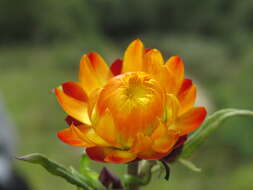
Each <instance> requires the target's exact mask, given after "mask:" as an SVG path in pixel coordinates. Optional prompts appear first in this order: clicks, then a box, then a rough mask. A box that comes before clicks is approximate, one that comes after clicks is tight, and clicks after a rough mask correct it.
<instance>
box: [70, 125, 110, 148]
mask: <svg viewBox="0 0 253 190" xmlns="http://www.w3.org/2000/svg"><path fill="white" fill-rule="evenodd" d="M71 128H72V129H73V131H74V132H75V133H76V135H77V136H79V138H81V139H84V141H86V142H90V143H93V144H95V145H97V146H107V147H108V146H111V145H110V144H109V143H107V142H106V141H105V140H104V139H102V138H101V137H100V136H99V135H98V134H96V132H95V131H94V129H93V128H91V127H89V126H86V125H78V126H74V125H73V124H72V125H71Z"/></svg>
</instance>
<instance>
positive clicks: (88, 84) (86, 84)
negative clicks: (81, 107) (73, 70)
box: [79, 52, 112, 94]
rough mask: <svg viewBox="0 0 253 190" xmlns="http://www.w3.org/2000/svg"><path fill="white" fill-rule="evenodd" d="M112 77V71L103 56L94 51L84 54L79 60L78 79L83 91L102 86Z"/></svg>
mask: <svg viewBox="0 0 253 190" xmlns="http://www.w3.org/2000/svg"><path fill="white" fill-rule="evenodd" d="M111 77H112V73H111V71H110V69H109V67H108V66H107V64H106V63H105V61H104V60H103V58H102V57H101V56H100V55H99V54H97V53H94V52H91V53H89V54H87V55H84V56H83V57H82V59H81V61H80V72H79V80H80V83H81V85H82V87H83V88H84V89H85V91H86V92H87V93H88V94H90V93H91V92H92V91H93V90H95V89H97V88H101V87H103V85H105V83H106V82H107V81H108V79H110V78H111Z"/></svg>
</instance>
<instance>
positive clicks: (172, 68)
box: [165, 56, 184, 94]
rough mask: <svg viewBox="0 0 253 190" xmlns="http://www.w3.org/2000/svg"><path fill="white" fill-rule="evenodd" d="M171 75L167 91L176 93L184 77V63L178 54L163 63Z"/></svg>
mask: <svg viewBox="0 0 253 190" xmlns="http://www.w3.org/2000/svg"><path fill="white" fill-rule="evenodd" d="M165 66H166V68H167V69H168V71H169V73H170V75H172V77H171V79H170V80H171V81H170V82H168V86H167V90H168V93H173V94H177V92H178V90H179V89H180V87H181V85H182V83H183V79H184V64H183V60H182V59H181V58H180V57H178V56H173V57H171V58H170V59H169V60H168V61H167V62H166V64H165Z"/></svg>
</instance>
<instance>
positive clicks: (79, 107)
mask: <svg viewBox="0 0 253 190" xmlns="http://www.w3.org/2000/svg"><path fill="white" fill-rule="evenodd" d="M55 95H56V97H57V100H58V102H59V104H60V105H61V107H62V108H63V110H64V111H65V112H66V113H67V114H68V115H70V116H72V117H73V118H75V119H77V120H78V121H80V122H82V123H85V124H87V125H89V124H90V119H89V116H88V111H87V108H88V105H87V103H86V102H83V101H80V100H77V99H75V98H73V97H71V96H68V95H67V94H66V93H65V92H64V91H63V90H62V89H61V88H56V89H55Z"/></svg>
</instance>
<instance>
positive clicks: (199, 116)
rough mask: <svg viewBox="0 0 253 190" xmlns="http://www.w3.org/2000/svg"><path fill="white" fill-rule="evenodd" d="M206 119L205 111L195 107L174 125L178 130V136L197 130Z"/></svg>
mask: <svg viewBox="0 0 253 190" xmlns="http://www.w3.org/2000/svg"><path fill="white" fill-rule="evenodd" d="M205 117H206V109H205V108H204V107H195V108H192V109H191V110H190V111H188V112H186V113H185V114H183V115H182V116H180V117H179V118H178V120H177V121H176V123H175V126H176V128H177V129H179V130H180V131H181V132H180V136H183V135H186V134H188V133H190V132H192V131H194V130H195V129H197V128H198V127H199V126H200V125H201V123H202V122H203V121H204V119H205Z"/></svg>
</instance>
